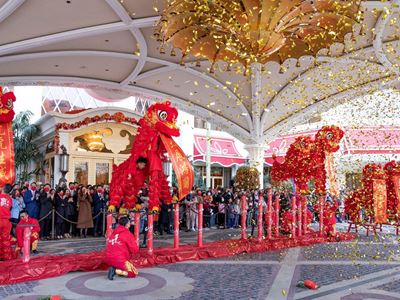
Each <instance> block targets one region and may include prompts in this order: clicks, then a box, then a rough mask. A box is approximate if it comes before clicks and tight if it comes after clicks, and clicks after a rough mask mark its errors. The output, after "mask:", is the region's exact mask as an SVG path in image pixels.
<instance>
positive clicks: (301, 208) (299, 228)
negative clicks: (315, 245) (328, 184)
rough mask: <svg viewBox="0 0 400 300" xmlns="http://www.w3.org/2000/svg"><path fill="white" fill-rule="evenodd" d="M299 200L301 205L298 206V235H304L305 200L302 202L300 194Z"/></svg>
mask: <svg viewBox="0 0 400 300" xmlns="http://www.w3.org/2000/svg"><path fill="white" fill-rule="evenodd" d="M298 200H299V202H298V203H299V206H298V208H297V213H298V217H297V235H298V236H302V235H303V231H302V230H303V223H302V222H303V202H302V198H301V196H299V198H298Z"/></svg>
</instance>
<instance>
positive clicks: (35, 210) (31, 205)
mask: <svg viewBox="0 0 400 300" xmlns="http://www.w3.org/2000/svg"><path fill="white" fill-rule="evenodd" d="M25 186H26V185H25ZM28 186H29V183H28ZM26 188H27V190H26V191H25V192H24V202H25V207H26V211H27V212H28V215H29V216H30V217H31V218H35V219H37V218H38V217H39V209H40V208H39V193H38V192H37V190H36V182H32V183H31V185H30V188H28V187H27V186H26Z"/></svg>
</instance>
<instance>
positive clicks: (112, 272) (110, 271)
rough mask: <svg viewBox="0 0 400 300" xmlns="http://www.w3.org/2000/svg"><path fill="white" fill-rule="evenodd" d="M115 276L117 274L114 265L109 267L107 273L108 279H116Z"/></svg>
mask: <svg viewBox="0 0 400 300" xmlns="http://www.w3.org/2000/svg"><path fill="white" fill-rule="evenodd" d="M114 276H115V268H114V267H110V268H109V269H108V274H107V278H108V280H114Z"/></svg>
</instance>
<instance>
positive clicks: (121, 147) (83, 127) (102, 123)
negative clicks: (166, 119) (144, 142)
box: [35, 108, 140, 185]
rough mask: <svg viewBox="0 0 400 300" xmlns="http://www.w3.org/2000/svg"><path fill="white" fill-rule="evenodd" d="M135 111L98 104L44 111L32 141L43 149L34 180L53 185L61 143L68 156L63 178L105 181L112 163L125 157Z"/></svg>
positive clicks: (134, 129)
mask: <svg viewBox="0 0 400 300" xmlns="http://www.w3.org/2000/svg"><path fill="white" fill-rule="evenodd" d="M139 119H140V116H139V115H136V114H134V113H132V112H131V111H129V110H127V109H121V108H118V109H115V108H107V109H104V108H99V109H89V110H85V111H82V112H78V113H68V114H61V113H55V112H52V113H48V114H46V115H44V116H43V117H42V118H41V119H39V121H38V122H37V124H38V125H39V127H40V128H41V130H42V135H41V137H40V138H39V139H38V140H36V141H35V142H36V143H38V145H39V147H40V148H41V149H43V152H44V153H46V154H45V156H44V158H43V162H42V165H43V172H42V175H39V176H38V178H36V181H38V182H49V183H51V184H52V185H56V184H57V183H58V182H59V180H60V178H62V172H61V169H60V153H61V146H64V147H65V149H66V152H67V154H68V155H69V156H68V157H69V159H68V166H69V168H68V170H69V172H67V174H66V176H65V178H66V180H67V181H76V182H79V183H82V184H85V185H86V184H92V185H93V184H108V183H109V182H110V180H111V174H112V166H113V165H114V164H116V165H118V164H120V163H121V162H123V161H124V160H126V159H127V158H128V157H129V154H130V152H131V149H132V145H133V141H134V139H135V136H136V134H137V124H136V122H137V120H139Z"/></svg>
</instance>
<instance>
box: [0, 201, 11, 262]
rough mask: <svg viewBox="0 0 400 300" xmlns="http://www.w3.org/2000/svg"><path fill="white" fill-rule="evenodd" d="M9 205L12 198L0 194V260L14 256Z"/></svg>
mask: <svg viewBox="0 0 400 300" xmlns="http://www.w3.org/2000/svg"><path fill="white" fill-rule="evenodd" d="M11 207H12V199H11V197H10V196H8V195H5V194H0V260H10V259H12V258H14V256H13V251H12V249H11V236H10V231H11V226H12V225H11V223H10V220H9V219H10V217H11V212H10V210H11Z"/></svg>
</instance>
